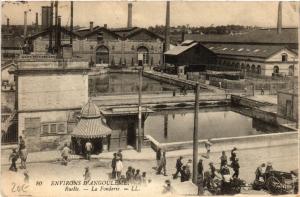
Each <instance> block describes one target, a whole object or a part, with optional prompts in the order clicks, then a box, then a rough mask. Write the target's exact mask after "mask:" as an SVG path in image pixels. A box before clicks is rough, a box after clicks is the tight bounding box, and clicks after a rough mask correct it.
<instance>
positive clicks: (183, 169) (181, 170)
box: [173, 156, 192, 182]
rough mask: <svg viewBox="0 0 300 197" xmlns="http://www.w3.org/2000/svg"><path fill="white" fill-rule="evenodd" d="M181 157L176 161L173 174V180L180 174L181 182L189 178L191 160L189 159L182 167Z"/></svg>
mask: <svg viewBox="0 0 300 197" xmlns="http://www.w3.org/2000/svg"><path fill="white" fill-rule="evenodd" d="M182 159H183V157H182V156H180V157H179V158H178V159H177V161H176V172H175V174H173V179H177V178H178V174H180V180H181V182H184V181H189V180H190V178H191V169H190V168H191V164H192V160H191V159H189V160H188V162H187V163H186V164H185V165H184V164H183V162H182Z"/></svg>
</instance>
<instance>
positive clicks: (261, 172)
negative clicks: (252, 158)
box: [255, 162, 273, 181]
mask: <svg viewBox="0 0 300 197" xmlns="http://www.w3.org/2000/svg"><path fill="white" fill-rule="evenodd" d="M272 170H273V166H272V163H271V162H268V163H267V165H266V164H265V163H262V164H261V165H260V166H258V167H257V168H256V170H255V181H260V180H261V179H262V180H265V175H266V174H268V173H269V172H270V171H272Z"/></svg>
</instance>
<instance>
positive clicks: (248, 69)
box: [246, 64, 250, 72]
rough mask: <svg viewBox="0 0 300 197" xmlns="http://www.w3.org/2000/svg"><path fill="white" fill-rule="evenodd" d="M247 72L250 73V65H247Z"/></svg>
mask: <svg viewBox="0 0 300 197" xmlns="http://www.w3.org/2000/svg"><path fill="white" fill-rule="evenodd" d="M246 71H247V72H250V65H249V64H247V66H246Z"/></svg>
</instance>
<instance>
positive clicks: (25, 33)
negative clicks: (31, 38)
mask: <svg viewBox="0 0 300 197" xmlns="http://www.w3.org/2000/svg"><path fill="white" fill-rule="evenodd" d="M26 37H27V11H25V12H24V38H26Z"/></svg>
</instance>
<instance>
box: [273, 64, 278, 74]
mask: <svg viewBox="0 0 300 197" xmlns="http://www.w3.org/2000/svg"><path fill="white" fill-rule="evenodd" d="M273 73H274V74H279V67H278V66H274V68H273Z"/></svg>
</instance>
